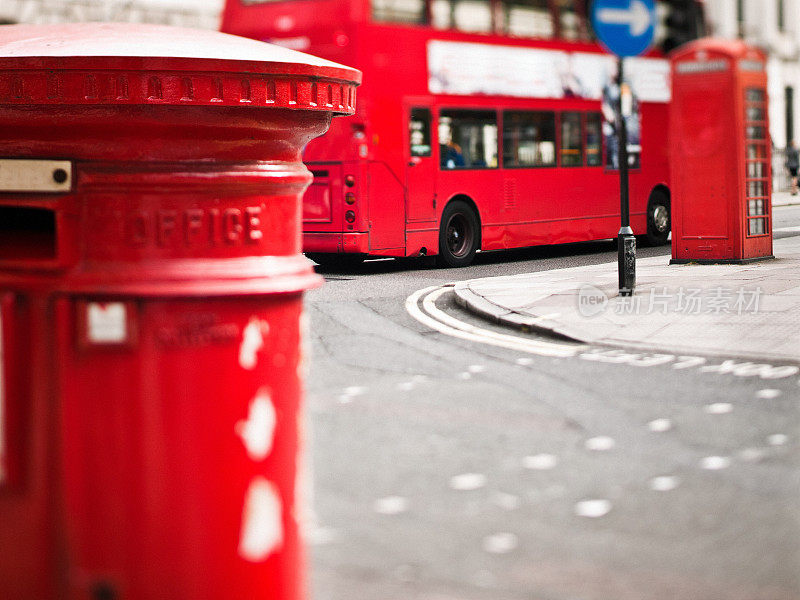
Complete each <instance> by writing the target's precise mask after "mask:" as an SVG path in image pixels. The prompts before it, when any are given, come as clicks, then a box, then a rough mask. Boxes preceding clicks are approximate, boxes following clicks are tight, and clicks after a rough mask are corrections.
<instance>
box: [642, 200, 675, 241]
mask: <svg viewBox="0 0 800 600" xmlns="http://www.w3.org/2000/svg"><path fill="white" fill-rule="evenodd" d="M671 227H672V222H671V218H670V202H669V198H667V196H666V194H664V193H663V192H656V193H654V194H653V196H652V197H651V198H650V202H648V204H647V242H648V243H649V244H650V245H651V246H663V245H664V244H666V243H667V240H668V239H669V232H670V229H671Z"/></svg>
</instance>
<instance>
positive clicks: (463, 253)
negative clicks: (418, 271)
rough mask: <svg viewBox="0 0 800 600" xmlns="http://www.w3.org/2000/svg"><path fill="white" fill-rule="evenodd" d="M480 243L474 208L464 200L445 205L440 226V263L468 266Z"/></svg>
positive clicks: (447, 265)
mask: <svg viewBox="0 0 800 600" xmlns="http://www.w3.org/2000/svg"><path fill="white" fill-rule="evenodd" d="M479 245H480V226H479V224H478V216H477V215H476V214H475V211H474V210H473V208H472V207H471V206H470V205H469V204H467V203H466V202H464V201H462V200H455V201H453V202H451V203H450V204H448V205H447V207H445V209H444V212H443V213H442V221H441V225H440V226H439V256H438V263H439V264H440V265H441V266H443V267H466V266H467V265H468V264H470V263H471V262H472V259H473V258H475V253H476V252H477V251H478V246H479Z"/></svg>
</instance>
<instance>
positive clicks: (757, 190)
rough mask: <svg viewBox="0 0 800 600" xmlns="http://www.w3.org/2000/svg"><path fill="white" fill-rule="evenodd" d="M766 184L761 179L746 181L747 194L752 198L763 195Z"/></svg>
mask: <svg viewBox="0 0 800 600" xmlns="http://www.w3.org/2000/svg"><path fill="white" fill-rule="evenodd" d="M765 191H766V185H765V184H764V182H763V181H750V182H748V183H747V196H748V197H749V198H754V197H756V196H764V195H766V194H765Z"/></svg>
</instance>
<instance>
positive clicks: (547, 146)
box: [503, 111, 556, 167]
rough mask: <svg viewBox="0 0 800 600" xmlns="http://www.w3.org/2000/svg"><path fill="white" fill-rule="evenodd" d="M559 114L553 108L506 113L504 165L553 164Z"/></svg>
mask: <svg viewBox="0 0 800 600" xmlns="http://www.w3.org/2000/svg"><path fill="white" fill-rule="evenodd" d="M555 150H556V117H555V113H551V112H527V111H506V112H504V113H503V166H504V167H554V166H555V164H556V152H555Z"/></svg>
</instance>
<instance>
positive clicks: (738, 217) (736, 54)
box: [669, 39, 773, 263]
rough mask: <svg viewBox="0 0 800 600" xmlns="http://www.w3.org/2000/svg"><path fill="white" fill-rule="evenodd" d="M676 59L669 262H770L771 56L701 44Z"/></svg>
mask: <svg viewBox="0 0 800 600" xmlns="http://www.w3.org/2000/svg"><path fill="white" fill-rule="evenodd" d="M671 58H672V107H671V113H670V136H669V137H670V140H671V148H670V150H671V160H670V164H671V167H670V168H671V179H672V236H673V237H672V261H671V262H672V263H687V262H698V263H743V262H749V261H753V260H760V259H764V258H772V257H773V256H772V203H771V201H770V196H771V187H772V186H771V184H770V182H771V170H770V164H771V163H770V160H771V152H770V139H769V119H768V113H767V73H766V56H765V55H764V53H763V52H761V51H760V50H758V49H757V48H753V47H752V46H748V45H747V44H744V43H743V42H740V41H723V40H713V39H704V40H698V41H696V42H693V43H691V44H688V45H686V46H684V47H682V48H681V49H680V50H679V51H677V52H675V53H674V54H673V55H672V57H671Z"/></svg>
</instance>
